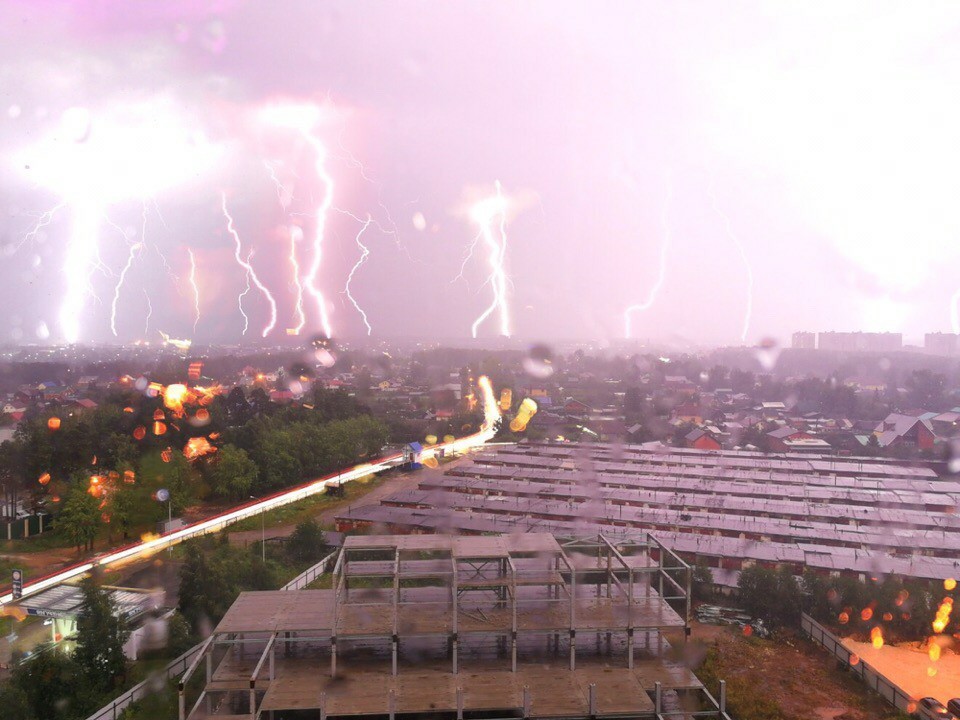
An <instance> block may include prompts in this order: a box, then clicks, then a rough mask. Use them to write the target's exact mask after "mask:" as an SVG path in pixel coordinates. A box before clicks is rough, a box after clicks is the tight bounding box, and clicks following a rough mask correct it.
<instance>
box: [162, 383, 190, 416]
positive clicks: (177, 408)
mask: <svg viewBox="0 0 960 720" xmlns="http://www.w3.org/2000/svg"><path fill="white" fill-rule="evenodd" d="M189 399H190V390H189V389H188V388H187V386H186V385H183V384H181V383H174V384H173V385H167V387H166V388H165V389H164V391H163V404H164V406H165V407H166V408H167V409H168V410H170V411H171V412H173V414H174V416H176V417H180V416H181V415H183V404H184V403H185V402H187V401H188V400H189Z"/></svg>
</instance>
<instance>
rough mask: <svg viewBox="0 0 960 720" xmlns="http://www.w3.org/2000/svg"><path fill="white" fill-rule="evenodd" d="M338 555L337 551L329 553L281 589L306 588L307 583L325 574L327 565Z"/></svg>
mask: <svg viewBox="0 0 960 720" xmlns="http://www.w3.org/2000/svg"><path fill="white" fill-rule="evenodd" d="M336 556H337V552H336V551H333V552H332V553H330V554H329V555H327V556H326V557H325V558H324V559H323V560H321V561H320V562H318V563H317V564H316V565H314V566H313V567H311V568H307V569H306V570H304V571H303V572H302V573H300V574H299V575H297V576H296V577H295V578H294V579H293V580H291V581H290V582H288V583H287V584H286V585H284V586H283V587H282V588H280V589H281V590H300V589H302V588H305V587H306V586H307V585H309V584H310V583H312V582H313V581H314V580H316V579H317V578H318V577H320V576H321V575H323V574H324V573H325V572H326V571H327V566H328V565H329V564H330V563H331V562H333V559H334V558H335V557H336Z"/></svg>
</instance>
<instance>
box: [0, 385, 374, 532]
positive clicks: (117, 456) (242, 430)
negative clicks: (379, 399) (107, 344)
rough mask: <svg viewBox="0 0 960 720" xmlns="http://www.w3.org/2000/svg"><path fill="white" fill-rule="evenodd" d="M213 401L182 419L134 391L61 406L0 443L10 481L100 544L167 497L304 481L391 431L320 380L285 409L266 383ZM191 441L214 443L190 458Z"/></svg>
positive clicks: (139, 523)
mask: <svg viewBox="0 0 960 720" xmlns="http://www.w3.org/2000/svg"><path fill="white" fill-rule="evenodd" d="M203 410H204V412H203V413H199V412H193V413H192V414H191V413H188V414H187V416H186V417H183V418H176V417H174V416H172V415H171V414H170V413H169V411H167V412H165V411H164V407H163V399H162V397H159V396H157V397H149V396H148V395H146V394H144V393H142V392H138V391H136V390H134V389H132V388H130V389H120V390H116V391H112V392H111V393H110V394H109V396H107V397H105V398H103V401H102V403H101V404H100V405H99V406H98V407H97V408H95V409H93V410H85V411H77V410H76V409H75V408H74V409H69V408H57V407H51V408H49V409H47V410H46V411H45V412H44V413H43V414H39V415H36V416H34V417H33V418H30V419H27V420H25V421H24V422H22V423H21V424H20V426H19V427H18V429H17V432H16V434H15V437H14V439H13V440H12V441H8V442H6V443H3V444H2V445H0V482H2V483H3V484H4V486H5V488H6V489H7V491H8V492H11V491H12V490H13V489H14V488H19V492H20V494H21V496H22V497H24V499H26V500H28V503H27V504H28V505H31V506H32V507H34V508H37V509H41V508H42V509H44V510H46V511H47V512H52V513H54V514H55V523H56V526H57V529H58V531H59V532H60V533H61V534H62V535H63V536H64V537H65V538H66V539H67V540H68V541H69V542H70V543H71V544H73V545H74V546H76V547H77V548H78V549H82V548H91V547H92V545H93V542H94V540H95V538H96V537H97V535H98V533H99V532H100V531H101V529H102V528H104V527H106V528H107V533H108V535H109V536H110V537H109V539H112V537H113V535H114V534H115V533H117V534H120V535H122V536H123V537H124V538H126V537H128V535H129V534H130V532H131V531H132V530H133V529H134V528H143V527H147V526H150V525H151V524H152V523H154V522H156V521H158V520H160V519H161V518H163V517H166V515H167V512H168V507H167V506H168V504H169V512H172V513H176V514H180V513H182V512H183V511H184V510H185V509H186V508H187V507H189V506H191V505H193V504H194V503H196V502H197V501H198V500H202V499H205V498H207V497H209V496H211V495H213V496H216V497H221V498H225V499H230V500H237V499H245V498H246V497H248V496H249V495H251V494H257V495H260V494H263V493H266V492H270V491H273V490H277V489H279V488H283V487H286V486H289V485H294V484H297V483H300V482H303V481H304V480H305V479H311V478H315V477H317V476H319V475H322V474H326V473H330V472H332V471H335V470H337V469H339V468H342V467H346V466H348V465H351V464H353V463H356V462H361V461H363V460H364V459H365V458H371V457H375V456H377V455H378V454H379V451H380V449H381V448H382V447H383V445H384V444H385V443H386V441H387V436H388V431H387V428H386V426H384V425H383V424H382V423H381V422H379V421H378V420H375V419H374V418H372V417H371V416H370V415H369V414H368V413H369V410H368V408H367V407H366V406H364V405H363V404H361V403H359V402H358V401H357V400H356V399H355V398H354V397H352V396H350V395H348V394H347V393H346V392H344V391H342V390H327V389H324V388H317V389H315V390H314V392H313V393H311V395H310V396H309V398H308V399H307V400H306V401H304V402H303V403H302V404H298V405H290V406H283V405H278V404H276V403H273V402H271V400H270V397H269V395H267V393H266V391H265V390H264V389H263V388H262V387H256V388H254V389H253V390H252V391H251V392H250V393H249V394H247V393H246V392H244V390H243V389H242V388H240V387H235V388H233V389H232V390H231V391H230V392H229V393H227V394H226V395H217V396H215V397H213V399H212V401H210V402H209V403H208V404H207V405H206V406H205V407H204V408H203ZM159 418H163V419H162V420H159ZM200 418H202V421H200ZM191 440H202V442H204V443H210V451H209V452H206V453H201V454H199V456H198V457H192V458H191V459H190V460H188V459H187V458H186V457H185V456H184V448H185V446H186V445H187V443H188V442H190V441H191ZM213 448H216V450H215V451H214V450H213ZM92 478H93V479H92ZM94 484H96V485H97V487H93V486H94ZM161 489H162V490H165V491H166V493H161V494H160V495H158V491H159V490H161Z"/></svg>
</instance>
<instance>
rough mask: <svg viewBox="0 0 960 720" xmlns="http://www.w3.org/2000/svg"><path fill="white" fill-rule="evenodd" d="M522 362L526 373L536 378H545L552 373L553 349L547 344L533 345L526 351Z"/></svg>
mask: <svg viewBox="0 0 960 720" xmlns="http://www.w3.org/2000/svg"><path fill="white" fill-rule="evenodd" d="M522 364H523V370H524V372H526V373H527V375H529V376H530V377H534V378H537V379H538V380H546V379H547V378H548V377H550V376H551V375H553V370H554V367H553V351H552V350H551V349H550V348H549V347H548V346H547V345H543V344H537V345H533V346H531V348H530V350H529V351H527V355H526V357H524V358H523V363H522Z"/></svg>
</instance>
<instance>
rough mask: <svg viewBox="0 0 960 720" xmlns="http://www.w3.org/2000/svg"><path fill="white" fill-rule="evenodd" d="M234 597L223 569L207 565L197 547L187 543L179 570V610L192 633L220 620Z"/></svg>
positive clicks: (204, 556)
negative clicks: (185, 553)
mask: <svg viewBox="0 0 960 720" xmlns="http://www.w3.org/2000/svg"><path fill="white" fill-rule="evenodd" d="M235 595H236V593H235V592H234V588H233V585H232V583H231V582H230V581H229V580H228V579H227V576H226V574H225V573H224V572H223V568H222V567H221V566H220V565H219V564H218V563H216V562H210V561H209V560H208V558H207V556H206V555H205V554H204V552H203V550H202V548H201V547H200V545H199V544H198V543H188V544H187V558H186V562H184V564H183V565H182V566H181V568H180V604H179V606H178V608H179V610H180V612H181V613H182V614H183V617H184V618H186V620H187V622H189V623H190V627H192V628H193V629H194V632H199V631H200V630H201V629H202V628H203V626H204V624H205V623H215V622H217V621H218V620H219V619H220V618H221V617H223V615H224V613H225V612H226V611H227V608H229V607H230V604H231V603H232V602H233V599H234V596H235Z"/></svg>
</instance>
